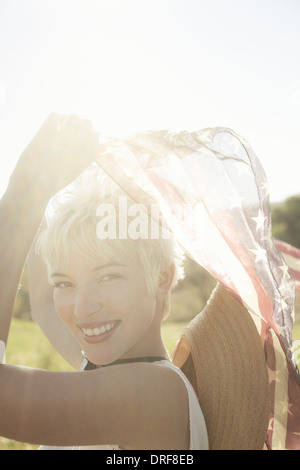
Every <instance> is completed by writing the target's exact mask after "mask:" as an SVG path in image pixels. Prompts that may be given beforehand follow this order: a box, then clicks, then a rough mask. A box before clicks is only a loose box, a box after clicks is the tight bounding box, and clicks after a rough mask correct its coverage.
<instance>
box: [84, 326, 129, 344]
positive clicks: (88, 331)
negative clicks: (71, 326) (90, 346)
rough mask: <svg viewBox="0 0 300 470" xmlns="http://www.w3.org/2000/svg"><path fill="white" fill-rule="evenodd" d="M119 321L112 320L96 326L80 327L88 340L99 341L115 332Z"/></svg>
mask: <svg viewBox="0 0 300 470" xmlns="http://www.w3.org/2000/svg"><path fill="white" fill-rule="evenodd" d="M119 323H120V322H119V321H111V322H107V323H104V324H101V325H99V326H96V327H90V328H84V327H82V326H81V327H79V328H80V330H81V332H82V333H83V335H84V338H85V340H86V341H88V342H94V341H95V342H98V341H103V340H105V339H106V338H108V337H109V336H110V335H111V334H112V333H113V332H114V330H115V329H116V327H117V325H119Z"/></svg>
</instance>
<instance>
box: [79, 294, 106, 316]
mask: <svg viewBox="0 0 300 470" xmlns="http://www.w3.org/2000/svg"><path fill="white" fill-rule="evenodd" d="M101 308H102V304H101V300H100V299H99V293H98V292H97V289H96V288H94V287H85V288H81V289H78V290H77V293H76V296H75V299H74V315H75V316H76V317H77V318H86V317H89V316H91V315H93V314H94V313H97V312H99V311H100V310H101Z"/></svg>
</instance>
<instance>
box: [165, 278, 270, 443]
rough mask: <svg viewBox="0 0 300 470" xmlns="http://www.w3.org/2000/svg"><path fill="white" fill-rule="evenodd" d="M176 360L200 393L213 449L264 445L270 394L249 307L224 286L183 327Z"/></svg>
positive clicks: (176, 348) (258, 339) (261, 351)
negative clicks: (247, 308)
mask: <svg viewBox="0 0 300 470" xmlns="http://www.w3.org/2000/svg"><path fill="white" fill-rule="evenodd" d="M172 360H173V363H174V364H175V365H177V366H178V367H180V368H181V369H182V371H183V372H184V373H185V375H186V376H187V377H188V378H189V380H190V382H191V383H192V385H193V387H194V389H195V391H196V393H197V396H198V399H199V403H200V406H201V409H202V411H203V414H204V417H205V420H206V425H207V431H208V437H209V447H210V449H212V450H257V449H258V450H260V449H263V447H264V441H265V437H266V434H267V429H268V422H269V411H270V397H269V382H268V373H267V367H266V363H265V358H264V352H263V347H262V342H261V339H260V336H259V334H258V331H257V329H256V327H255V325H254V322H253V320H252V318H251V317H250V315H249V313H248V312H247V310H246V309H245V307H243V305H241V304H240V303H239V302H238V301H237V300H236V299H234V298H233V297H232V296H231V295H230V294H229V292H227V291H226V290H225V288H224V287H222V286H221V285H218V286H217V287H216V289H215V290H214V291H213V293H212V295H211V298H210V299H209V301H208V303H207V305H206V307H205V308H204V310H203V311H202V312H201V313H200V314H199V315H197V316H196V317H195V318H194V319H193V320H192V321H191V322H190V324H189V325H188V326H187V327H186V328H185V329H184V330H183V332H182V335H181V336H180V338H179V340H178V342H177V344H176V346H175V348H174V351H173V354H172Z"/></svg>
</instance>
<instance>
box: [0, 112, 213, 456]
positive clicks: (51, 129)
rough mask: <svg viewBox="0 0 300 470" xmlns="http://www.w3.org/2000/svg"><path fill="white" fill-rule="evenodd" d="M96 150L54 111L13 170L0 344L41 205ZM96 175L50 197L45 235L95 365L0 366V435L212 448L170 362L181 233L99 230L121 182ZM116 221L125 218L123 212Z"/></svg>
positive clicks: (62, 442) (73, 325) (59, 302)
mask: <svg viewBox="0 0 300 470" xmlns="http://www.w3.org/2000/svg"><path fill="white" fill-rule="evenodd" d="M97 150H98V142H97V135H96V134H95V133H94V131H93V129H92V127H91V125H90V123H89V122H86V121H81V120H79V119H78V118H77V117H74V116H70V117H60V116H58V115H56V114H53V115H51V116H50V117H49V118H48V119H47V120H46V122H45V124H44V125H43V126H42V128H41V129H40V131H39V132H38V134H37V135H36V137H35V138H34V139H33V141H32V142H31V143H30V144H29V146H28V147H27V148H26V150H25V151H24V153H23V154H22V156H21V158H20V160H19V162H18V164H17V166H16V168H15V170H14V172H13V174H12V177H11V179H10V182H9V185H8V189H7V191H6V193H5V195H4V197H3V199H2V200H1V207H0V218H1V227H3V230H2V233H1V243H0V247H1V248H0V249H1V268H0V269H1V278H2V282H1V299H2V302H1V307H0V309H1V310H0V332H1V337H0V339H1V340H2V345H3V343H6V341H7V335H8V330H9V324H10V318H11V314H12V311H13V303H14V297H15V294H16V289H17V285H18V281H19V277H20V274H21V271H22V267H23V264H24V262H25V259H26V256H27V253H28V251H29V249H30V246H31V244H32V241H33V239H34V237H35V234H36V231H37V229H38V227H39V225H40V223H41V220H42V217H43V214H44V211H45V208H46V205H47V203H48V201H49V199H50V198H51V197H52V196H53V195H54V194H56V193H57V192H58V191H59V190H60V189H62V188H64V187H65V186H66V185H68V184H69V183H70V182H72V180H74V178H76V176H77V175H78V174H80V173H81V172H82V171H83V170H84V169H85V168H86V167H87V166H88V165H89V164H90V163H91V162H93V161H94V160H95V159H96V156H97ZM91 174H92V175H94V183H95V185H94V186H93V187H92V188H91V187H89V191H86V188H87V185H86V180H82V179H79V180H77V182H76V184H74V186H73V195H72V196H70V192H69V193H68V195H67V197H66V195H65V194H64V195H63V197H61V195H60V196H59V197H58V198H57V200H55V202H57V201H58V200H60V202H59V204H60V205H59V207H57V206H56V207H54V210H52V219H51V220H50V221H48V227H47V228H46V231H45V232H43V233H42V235H41V238H40V239H39V246H40V249H41V252H42V254H43V256H44V258H45V260H46V262H47V266H48V274H49V279H50V281H51V284H52V286H53V289H54V295H53V299H54V305H55V308H56V311H57V313H58V316H59V317H60V318H61V319H62V320H63V322H64V323H65V324H66V325H67V327H68V329H69V331H70V332H71V333H72V335H73V337H74V338H75V340H76V342H77V343H79V345H80V347H81V349H82V350H83V352H84V355H85V356H86V358H87V360H88V361H90V362H91V363H93V364H95V365H96V366H97V367H96V368H95V370H92V371H89V372H74V373H55V372H47V371H40V370H31V369H22V368H19V367H13V366H9V365H1V368H0V380H1V384H2V386H1V391H0V396H1V399H0V403H1V404H0V415H1V422H0V435H3V436H5V437H8V438H12V439H15V440H19V441H24V442H31V443H35V444H42V445H45V446H68V448H70V447H71V448H81V447H82V446H98V448H103V446H107V445H108V446H110V445H113V447H104V448H119V449H207V448H208V442H207V441H208V440H207V433H206V427H205V422H204V419H203V415H202V412H201V409H200V406H199V404H198V401H197V398H196V395H195V394H194V392H193V389H192V387H191V385H190V384H189V383H188V381H187V379H186V378H185V377H184V375H183V374H182V373H181V372H180V371H179V369H177V368H175V367H174V366H173V365H172V364H171V363H170V361H169V358H168V356H167V352H166V349H165V347H164V344H163V341H162V339H161V335H160V326H161V321H162V319H163V316H164V314H165V313H166V312H167V311H168V297H169V294H170V291H171V288H172V287H173V285H175V283H176V282H177V280H178V279H179V278H180V257H179V258H178V255H177V252H176V245H175V242H174V241H173V240H172V238H169V239H165V240H162V239H155V240H150V239H144V240H132V239H131V238H130V237H129V238H128V239H125V240H118V239H116V240H109V239H108V240H104V241H103V240H101V239H100V238H99V237H98V235H99V233H98V235H97V224H98V222H99V218H98V217H97V210H98V208H99V200H100V203H105V204H107V203H109V204H111V205H114V206H115V205H116V197H117V198H119V197H121V196H124V193H123V194H122V193H118V192H117V188H116V187H112V186H110V185H111V183H110V180H109V179H105V178H104V177H103V176H102V175H101V178H100V180H99V177H98V173H97V171H96V169H95V167H94V168H91V169H90V170H89V171H88V174H87V175H88V178H89V182H91V181H93V180H91ZM95 175H96V176H95ZM83 178H85V175H84V176H83ZM99 183H100V186H99ZM102 183H104V184H102ZM89 184H90V183H89ZM106 185H107V186H106ZM99 188H100V189H101V191H100V195H99ZM82 189H83V191H81V190H82ZM99 196H100V199H99ZM107 198H108V199H107ZM129 203H130V204H133V201H129ZM115 223H116V224H117V226H118V227H119V226H120V224H121V221H120V218H119V219H118V217H117V219H116V220H115ZM83 241H84V243H83ZM37 287H38V286H37ZM31 288H32V286H31ZM36 302H38V300H36ZM51 308H52V307H51ZM62 334H64V333H62ZM73 346H74V349H76V346H75V344H74V343H73ZM118 360H121V361H120V362H121V363H115V362H116V361H118ZM112 363H114V364H113V365H112ZM76 364H78V361H77V363H76ZM109 365H110V366H109ZM98 366H100V367H98ZM101 366H109V367H101ZM192 411H193V412H192ZM99 446H100V447H99Z"/></svg>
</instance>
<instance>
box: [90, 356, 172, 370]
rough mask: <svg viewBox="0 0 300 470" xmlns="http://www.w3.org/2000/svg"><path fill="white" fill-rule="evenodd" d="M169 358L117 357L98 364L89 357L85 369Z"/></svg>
mask: <svg viewBox="0 0 300 470" xmlns="http://www.w3.org/2000/svg"><path fill="white" fill-rule="evenodd" d="M85 359H86V358H85ZM167 360H168V359H166V358H165V357H162V356H148V357H129V358H128V359H117V360H116V361H114V362H110V363H109V364H104V365H99V366H97V365H96V364H93V363H92V362H90V361H89V360H88V359H86V361H87V364H86V366H85V368H84V370H93V369H100V368H101V367H108V366H115V365H117V364H129V363H131V362H156V361H167Z"/></svg>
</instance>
